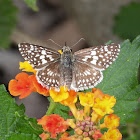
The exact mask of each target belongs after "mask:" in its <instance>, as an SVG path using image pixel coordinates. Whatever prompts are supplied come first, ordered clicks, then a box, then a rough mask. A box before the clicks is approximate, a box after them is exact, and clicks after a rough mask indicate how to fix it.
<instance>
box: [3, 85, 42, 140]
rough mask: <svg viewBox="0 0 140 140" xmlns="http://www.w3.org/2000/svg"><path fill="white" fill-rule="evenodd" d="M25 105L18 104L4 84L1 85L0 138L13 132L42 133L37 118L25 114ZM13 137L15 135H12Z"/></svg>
mask: <svg viewBox="0 0 140 140" xmlns="http://www.w3.org/2000/svg"><path fill="white" fill-rule="evenodd" d="M24 112H25V108H24V105H23V104H22V105H20V106H18V105H17V104H16V103H15V100H14V99H13V98H12V97H11V96H10V95H9V94H8V93H7V91H6V89H5V87H4V85H0V139H1V140H5V138H6V137H5V136H9V137H10V136H11V134H12V133H15V132H16V133H24V134H31V135H33V134H36V135H37V136H38V135H39V134H41V133H42V132H43V131H42V128H41V126H39V125H37V121H36V119H32V118H30V119H29V118H28V117H26V116H25V115H24ZM12 137H13V136H12Z"/></svg>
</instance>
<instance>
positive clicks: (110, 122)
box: [100, 114, 120, 129]
mask: <svg viewBox="0 0 140 140" xmlns="http://www.w3.org/2000/svg"><path fill="white" fill-rule="evenodd" d="M119 120H120V118H119V117H118V116H117V115H114V114H110V115H108V116H105V118H104V123H103V124H101V125H100V128H101V129H102V128H105V127H107V128H111V129H114V128H117V127H118V126H119Z"/></svg>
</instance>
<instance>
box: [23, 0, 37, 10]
mask: <svg viewBox="0 0 140 140" xmlns="http://www.w3.org/2000/svg"><path fill="white" fill-rule="evenodd" d="M24 1H25V2H26V4H27V5H28V6H29V7H30V8H32V9H33V10H34V11H38V8H37V6H36V0H24Z"/></svg>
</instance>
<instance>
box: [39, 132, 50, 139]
mask: <svg viewBox="0 0 140 140" xmlns="http://www.w3.org/2000/svg"><path fill="white" fill-rule="evenodd" d="M39 137H40V138H41V139H42V140H46V139H48V138H49V137H50V135H49V134H45V133H42V134H40V135H39Z"/></svg>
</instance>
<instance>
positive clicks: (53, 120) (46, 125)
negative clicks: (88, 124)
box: [38, 114, 68, 139]
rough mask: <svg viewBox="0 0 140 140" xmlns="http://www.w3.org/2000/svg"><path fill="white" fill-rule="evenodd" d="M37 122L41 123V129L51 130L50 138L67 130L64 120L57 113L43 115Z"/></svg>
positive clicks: (54, 137)
mask: <svg viewBox="0 0 140 140" xmlns="http://www.w3.org/2000/svg"><path fill="white" fill-rule="evenodd" d="M38 124H40V125H42V127H43V130H44V131H47V132H51V138H53V139H56V138H57V134H58V133H64V132H65V131H66V130H67V127H68V126H67V125H66V123H65V120H64V119H63V118H62V117H60V116H59V115H56V114H52V115H49V116H47V115H45V116H43V117H42V118H41V119H39V120H38Z"/></svg>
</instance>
